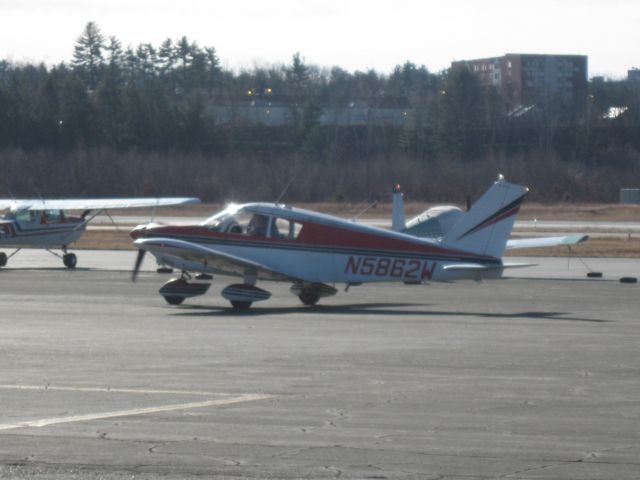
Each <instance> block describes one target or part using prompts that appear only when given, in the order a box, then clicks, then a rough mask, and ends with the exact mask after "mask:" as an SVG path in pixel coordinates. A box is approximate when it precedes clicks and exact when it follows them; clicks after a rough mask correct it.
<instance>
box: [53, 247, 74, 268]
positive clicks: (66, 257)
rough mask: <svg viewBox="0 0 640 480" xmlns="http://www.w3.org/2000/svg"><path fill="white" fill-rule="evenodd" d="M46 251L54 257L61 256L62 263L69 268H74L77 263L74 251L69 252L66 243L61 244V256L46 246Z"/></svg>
mask: <svg viewBox="0 0 640 480" xmlns="http://www.w3.org/2000/svg"><path fill="white" fill-rule="evenodd" d="M47 252H49V253H50V254H51V255H53V256H54V257H58V258H62V263H64V266H65V267H67V268H69V269H73V268H76V265H77V264H78V257H76V254H75V253H69V252H68V251H67V246H66V245H63V246H62V253H63V255H62V256H60V255H58V254H57V253H56V252H52V251H51V250H49V249H48V248H47Z"/></svg>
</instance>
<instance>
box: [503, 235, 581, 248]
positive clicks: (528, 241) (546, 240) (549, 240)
mask: <svg viewBox="0 0 640 480" xmlns="http://www.w3.org/2000/svg"><path fill="white" fill-rule="evenodd" d="M588 239H589V235H567V236H563V237H534V238H516V239H511V240H509V241H508V242H507V250H515V249H517V248H538V247H556V246H559V245H576V244H578V243H582V242H586V241H587V240H588Z"/></svg>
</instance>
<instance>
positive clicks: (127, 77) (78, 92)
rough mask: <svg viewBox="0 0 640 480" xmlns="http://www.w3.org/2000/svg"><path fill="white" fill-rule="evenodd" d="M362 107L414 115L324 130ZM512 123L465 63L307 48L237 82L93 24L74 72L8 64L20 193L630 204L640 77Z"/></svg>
mask: <svg viewBox="0 0 640 480" xmlns="http://www.w3.org/2000/svg"><path fill="white" fill-rule="evenodd" d="M248 105H259V106H261V107H265V108H269V107H270V106H279V107H281V108H285V109H286V110H287V111H288V112H289V116H288V118H289V119H290V121H288V122H287V123H286V124H277V125H269V124H263V123H260V122H246V121H245V122H243V121H237V120H236V121H225V122H221V121H220V119H218V118H216V116H215V113H214V112H215V110H214V109H213V108H212V107H213V106H225V107H228V108H229V109H233V108H237V107H243V106H248ZM355 108H364V109H371V110H375V109H390V110H394V111H397V112H401V115H402V118H403V120H402V121H401V122H390V123H376V122H371V123H368V122H360V123H354V124H348V123H346V124H340V123H339V122H336V124H331V123H330V122H326V121H322V115H323V112H325V111H327V109H345V110H349V109H355ZM512 113H513V112H509V110H508V106H507V105H506V103H505V102H504V101H503V99H501V98H500V96H499V95H498V94H497V93H496V92H495V91H494V90H493V89H491V88H487V87H485V86H483V85H482V84H481V83H480V82H479V80H478V79H477V77H476V76H474V75H473V74H472V72H470V71H468V70H466V69H449V70H446V71H442V72H436V73H434V72H430V71H428V69H427V68H426V67H424V66H418V65H416V64H413V63H411V62H406V63H404V64H400V65H398V66H397V67H396V68H395V69H394V70H393V71H392V72H391V73H389V74H381V73H378V72H376V71H375V70H369V71H366V72H360V71H356V72H348V71H346V70H344V69H342V68H340V67H333V68H326V67H319V66H315V65H309V64H307V63H306V62H305V60H304V58H303V57H302V55H300V54H299V53H296V54H294V55H293V56H292V59H291V62H290V63H289V64H285V65H272V66H256V67H254V68H253V69H245V70H241V71H238V72H235V71H232V70H228V69H225V68H223V67H222V66H221V64H220V60H219V58H218V54H217V51H216V50H215V48H213V47H203V46H200V45H198V44H197V42H195V41H191V40H189V39H188V38H187V37H182V38H180V39H177V40H172V39H167V40H165V41H164V42H162V43H161V44H160V45H157V46H154V45H151V44H148V43H143V44H139V45H137V46H135V47H134V46H128V47H123V46H122V44H121V42H120V41H119V40H118V39H117V38H116V37H113V36H111V37H107V36H106V35H104V34H103V33H102V31H101V29H100V28H99V26H98V25H96V24H95V23H93V22H89V23H88V24H87V25H86V26H85V28H84V30H83V31H82V33H81V34H80V36H79V37H78V39H77V41H76V44H75V47H74V51H73V56H72V58H71V60H70V61H69V62H67V63H61V64H59V65H55V66H50V67H47V66H45V65H44V64H39V65H34V64H15V63H10V62H8V61H0V164H1V165H3V167H4V168H3V172H4V175H3V182H2V183H4V188H5V189H11V191H12V193H14V194H16V195H32V194H33V189H38V190H39V191H42V192H46V193H47V194H48V195H110V194H116V193H117V194H141V193H153V192H157V193H162V194H168V193H184V194H197V195H200V196H201V197H202V198H204V199H206V200H224V199H226V198H228V197H229V196H237V197H248V198H246V199H257V198H256V197H255V195H261V196H262V197H261V198H260V199H269V198H270V196H275V197H277V195H278V192H280V191H281V190H282V189H283V188H284V186H285V185H286V184H288V183H290V182H291V184H292V185H293V186H292V187H291V188H290V190H289V192H288V195H289V197H288V199H289V200H291V201H295V200H327V199H338V200H341V199H347V200H360V199H364V198H373V197H377V196H381V195H382V194H383V192H386V190H387V189H388V186H389V185H390V184H391V183H393V182H395V181H402V182H403V183H404V184H405V185H406V190H407V191H408V193H409V194H410V195H412V197H413V198H421V199H429V200H456V199H457V198H456V197H455V195H457V193H456V192H458V191H465V192H468V193H470V194H473V193H475V192H477V191H481V190H482V189H484V187H486V182H487V181H489V180H490V179H491V178H493V177H494V176H495V174H496V173H497V172H496V169H500V170H501V171H502V173H505V174H507V175H510V176H509V177H508V178H513V179H514V180H517V181H523V182H525V183H528V184H530V185H531V182H532V181H534V182H535V185H534V187H535V188H534V192H537V195H539V198H541V199H550V200H558V199H565V200H566V199H572V200H594V201H615V199H616V198H617V197H616V196H617V189H618V188H619V187H623V186H640V178H639V177H640V174H639V172H640V168H639V167H640V82H639V83H634V82H630V81H597V82H596V81H592V82H590V84H589V94H588V97H587V98H585V99H584V101H582V102H578V103H575V102H574V103H571V104H567V103H563V102H562V101H561V100H560V99H550V101H549V102H547V103H540V104H538V105H536V108H535V109H533V110H531V111H530V112H527V113H526V114H524V115H513V114H512ZM347 173H348V174H347ZM532 179H533V180H532ZM240 199H243V198H240Z"/></svg>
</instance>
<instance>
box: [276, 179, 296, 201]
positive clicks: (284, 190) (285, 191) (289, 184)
mask: <svg viewBox="0 0 640 480" xmlns="http://www.w3.org/2000/svg"><path fill="white" fill-rule="evenodd" d="M292 182H293V178H290V179H289V181H288V182H287V184H286V185H285V187H284V188H283V189H282V192H280V196H279V197H278V198H277V199H276V201H275V202H274V203H275V204H276V205H277V204H279V203H280V200H282V197H284V195H285V193H287V190H289V187H290V186H291V183H292Z"/></svg>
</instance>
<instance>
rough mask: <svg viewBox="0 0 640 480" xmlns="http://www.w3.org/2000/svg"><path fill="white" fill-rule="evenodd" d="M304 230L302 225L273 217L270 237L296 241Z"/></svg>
mask: <svg viewBox="0 0 640 480" xmlns="http://www.w3.org/2000/svg"><path fill="white" fill-rule="evenodd" d="M301 229H302V224H300V223H296V222H294V221H292V220H287V219H284V218H277V217H273V218H272V220H271V229H270V232H269V236H270V237H272V238H286V239H289V240H295V239H296V238H298V234H299V233H300V230H301Z"/></svg>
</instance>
